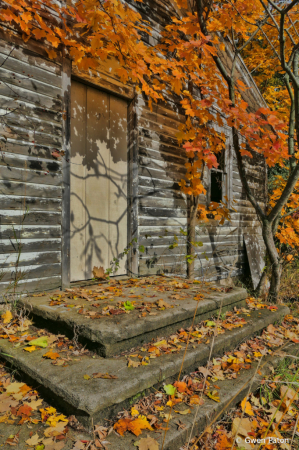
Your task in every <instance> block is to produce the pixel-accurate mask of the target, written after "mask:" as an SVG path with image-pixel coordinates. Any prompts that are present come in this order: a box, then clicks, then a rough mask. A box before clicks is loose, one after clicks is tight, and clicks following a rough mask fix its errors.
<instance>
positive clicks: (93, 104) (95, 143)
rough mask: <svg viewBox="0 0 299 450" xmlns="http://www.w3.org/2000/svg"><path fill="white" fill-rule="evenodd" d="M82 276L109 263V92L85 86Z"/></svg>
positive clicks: (90, 275) (89, 276)
mask: <svg viewBox="0 0 299 450" xmlns="http://www.w3.org/2000/svg"><path fill="white" fill-rule="evenodd" d="M86 112H87V121H86V157H85V161H84V165H85V183H86V187H85V189H86V191H85V192H86V194H85V213H86V227H85V230H86V250H85V258H86V259H85V279H89V278H92V269H93V267H94V266H103V267H104V269H107V266H108V264H109V260H108V258H109V242H110V227H109V183H108V178H109V153H110V130H109V94H107V93H105V92H102V91H99V90H97V89H94V88H91V87H89V86H88V87H87V102H86Z"/></svg>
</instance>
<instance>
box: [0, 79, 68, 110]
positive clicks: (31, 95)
mask: <svg viewBox="0 0 299 450" xmlns="http://www.w3.org/2000/svg"><path fill="white" fill-rule="evenodd" d="M0 95H3V96H5V97H11V98H19V99H20V100H22V101H25V102H29V103H32V104H33V105H35V106H39V107H42V108H46V109H47V108H48V109H51V110H53V111H61V100H60V99H57V98H51V97H47V96H46V95H42V94H38V93H36V92H32V91H28V90H25V89H22V88H21V87H20V86H14V85H13V84H9V83H5V84H3V83H1V84H0Z"/></svg>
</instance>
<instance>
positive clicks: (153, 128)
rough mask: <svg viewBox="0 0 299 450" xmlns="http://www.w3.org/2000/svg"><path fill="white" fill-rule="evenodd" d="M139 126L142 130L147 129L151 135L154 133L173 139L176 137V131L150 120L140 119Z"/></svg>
mask: <svg viewBox="0 0 299 450" xmlns="http://www.w3.org/2000/svg"><path fill="white" fill-rule="evenodd" d="M139 126H140V127H141V128H143V129H149V130H150V132H151V133H153V132H156V133H157V134H160V133H161V134H164V136H170V137H171V138H173V139H176V137H177V132H178V130H177V129H174V128H171V127H167V126H165V125H159V124H158V123H155V122H153V121H151V120H148V119H144V118H143V117H140V119H139Z"/></svg>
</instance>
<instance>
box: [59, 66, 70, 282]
mask: <svg viewBox="0 0 299 450" xmlns="http://www.w3.org/2000/svg"><path fill="white" fill-rule="evenodd" d="M71 72H72V68H71V61H70V60H69V59H68V58H66V57H64V58H63V61H62V102H63V103H62V109H63V111H64V116H63V119H62V136H63V138H62V140H63V141H62V149H63V151H64V152H65V153H64V157H63V158H62V224H61V228H62V230H61V231H62V240H61V253H62V258H61V284H62V288H63V289H64V288H66V287H67V286H69V284H70V136H71V111H70V108H71Z"/></svg>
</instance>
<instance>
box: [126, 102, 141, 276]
mask: <svg viewBox="0 0 299 450" xmlns="http://www.w3.org/2000/svg"><path fill="white" fill-rule="evenodd" d="M135 103H136V99H134V100H133V101H132V102H131V103H130V105H129V107H128V139H129V142H128V143H129V173H128V195H129V201H128V212H129V214H128V242H129V243H130V242H132V241H133V239H137V243H134V245H133V246H132V247H131V249H130V252H129V255H128V274H129V275H131V276H138V275H139V250H138V242H139V212H138V182H139V176H138V135H139V133H138V123H137V122H138V118H137V114H136V111H135Z"/></svg>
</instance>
